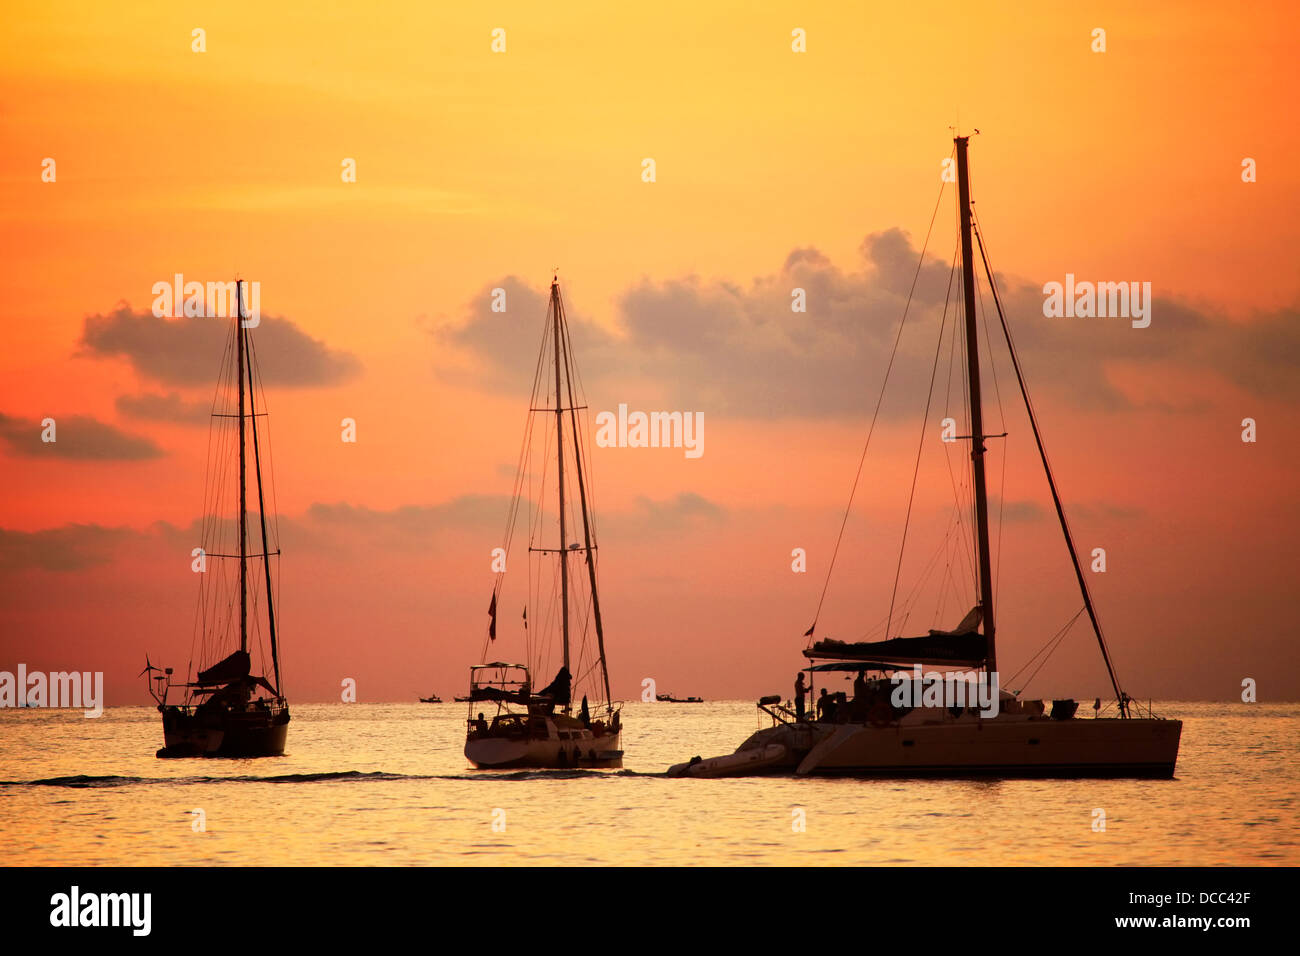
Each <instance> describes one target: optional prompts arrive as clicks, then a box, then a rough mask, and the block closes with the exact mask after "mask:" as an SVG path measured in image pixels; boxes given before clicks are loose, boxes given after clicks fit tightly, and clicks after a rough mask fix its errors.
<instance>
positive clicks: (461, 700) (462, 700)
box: [452, 697, 474, 704]
mask: <svg viewBox="0 0 1300 956" xmlns="http://www.w3.org/2000/svg"><path fill="white" fill-rule="evenodd" d="M473 699H474V698H473V697H453V698H452V700H454V701H455V702H456V703H458V704H468V703H469V702H470V701H471V700H473Z"/></svg>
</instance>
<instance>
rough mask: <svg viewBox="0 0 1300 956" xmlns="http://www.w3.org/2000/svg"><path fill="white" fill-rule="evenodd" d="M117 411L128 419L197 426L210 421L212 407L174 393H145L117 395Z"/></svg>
mask: <svg viewBox="0 0 1300 956" xmlns="http://www.w3.org/2000/svg"><path fill="white" fill-rule="evenodd" d="M117 410H118V412H119V413H120V414H122V415H126V416H128V417H130V418H140V419H145V420H147V421H154V422H174V423H177V424H182V425H199V424H206V423H207V422H208V421H210V416H211V412H212V407H211V406H210V405H209V404H208V403H207V402H192V401H189V400H188V399H185V398H182V397H181V396H180V395H179V394H178V393H176V392H169V393H168V394H166V395H158V394H153V393H149V392H146V393H143V394H140V395H119V396H118V397H117Z"/></svg>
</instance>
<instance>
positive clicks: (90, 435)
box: [0, 414, 162, 461]
mask: <svg viewBox="0 0 1300 956" xmlns="http://www.w3.org/2000/svg"><path fill="white" fill-rule="evenodd" d="M49 417H51V418H53V419H54V438H55V440H54V441H52V442H46V441H44V440H42V437H41V436H42V433H43V431H44V426H43V425H42V424H41V420H39V419H30V420H29V419H21V418H14V417H13V416H10V415H4V414H0V441H3V442H4V443H5V444H7V445H8V446H9V449H10V451H12V452H13V453H14V454H17V455H22V456H23V457H25V458H41V457H50V458H72V459H78V460H83V461H140V460H143V459H148V458H157V457H159V456H160V455H161V454H162V449H160V448H159V447H158V446H157V445H155V444H154V443H153V442H152V441H151V440H149V439H148V438H143V437H141V436H139V435H131V434H128V433H127V432H124V431H122V430H120V429H119V428H117V427H116V426H114V425H109V424H106V423H105V422H101V421H99V420H98V419H95V418H91V417H90V416H88V415H57V416H53V415H52V416H49Z"/></svg>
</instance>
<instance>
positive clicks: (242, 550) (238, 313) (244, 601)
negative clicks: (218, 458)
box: [235, 280, 248, 654]
mask: <svg viewBox="0 0 1300 956" xmlns="http://www.w3.org/2000/svg"><path fill="white" fill-rule="evenodd" d="M243 292H244V283H243V281H242V280H237V281H236V282H235V366H236V368H235V374H236V375H237V376H238V378H239V649H240V650H241V651H243V652H244V653H245V654H247V653H248V489H247V487H246V486H245V482H244V323H243V306H242V305H241V303H242V302H243Z"/></svg>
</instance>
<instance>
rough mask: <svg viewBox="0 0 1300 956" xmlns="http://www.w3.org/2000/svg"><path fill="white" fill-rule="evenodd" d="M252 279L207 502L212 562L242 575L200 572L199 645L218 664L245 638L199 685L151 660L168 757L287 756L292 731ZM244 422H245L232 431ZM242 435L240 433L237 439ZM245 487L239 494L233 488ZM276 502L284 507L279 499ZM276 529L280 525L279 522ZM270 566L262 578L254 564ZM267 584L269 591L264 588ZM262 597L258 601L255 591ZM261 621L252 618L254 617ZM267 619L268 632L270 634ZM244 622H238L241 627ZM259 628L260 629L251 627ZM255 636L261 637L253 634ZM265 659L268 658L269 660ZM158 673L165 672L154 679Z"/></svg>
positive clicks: (228, 358)
mask: <svg viewBox="0 0 1300 956" xmlns="http://www.w3.org/2000/svg"><path fill="white" fill-rule="evenodd" d="M243 286H244V284H243V282H242V281H241V282H236V283H235V304H236V308H235V312H236V314H235V316H234V321H233V322H232V331H231V339H232V340H233V341H231V342H230V343H229V344H228V345H227V346H226V354H225V359H224V362H223V368H224V369H225V370H226V371H227V372H228V374H229V375H230V378H231V380H230V381H229V382H223V383H221V384H219V386H218V388H219V390H220V389H221V387H222V385H224V386H225V392H224V393H222V392H221V391H219V392H218V395H217V397H216V399H215V400H214V403H213V412H212V417H213V418H214V419H215V420H216V422H217V424H214V425H213V428H212V434H211V437H210V442H209V447H210V448H211V449H212V453H213V457H212V458H211V459H210V461H209V463H208V493H207V495H206V500H207V501H208V502H210V503H211V504H212V505H213V511H212V513H210V514H208V515H206V516H205V518H204V522H203V537H202V539H201V544H202V547H203V556H202V560H204V561H206V560H207V559H209V558H212V559H215V560H217V561H218V562H220V561H224V560H227V559H233V560H238V562H239V572H238V575H237V576H236V575H232V574H230V573H228V572H227V571H226V569H225V567H224V566H222V565H220V564H218V565H217V566H216V567H213V568H208V569H207V570H206V571H205V573H203V574H200V575H199V578H200V585H199V587H200V601H199V608H200V610H199V620H198V623H197V626H196V640H197V641H198V654H199V657H200V660H202V659H203V658H206V659H207V660H212V658H213V657H215V656H216V655H217V654H218V653H221V652H222V651H223V650H229V648H230V643H228V642H232V641H233V638H234V636H235V634H234V632H235V631H236V630H237V631H238V638H239V647H238V649H236V650H235V651H234V652H233V653H229V654H227V655H226V656H224V657H222V658H220V659H218V660H217V661H216V662H215V663H212V664H209V666H208V667H206V668H203V669H200V670H199V672H198V674H197V676H196V677H195V679H194V680H193V681H186V682H185V683H179V684H174V683H172V681H171V675H172V669H171V668H170V667H168V668H157V667H154V666H153V665H152V664H151V663H149V659H148V657H146V658H145V669H144V671H142V672H141V674H142V675H143V674H148V675H149V682H150V684H149V693H150V694H151V695H152V696H153V698H154V700H155V701H157V702H158V710H159V711H160V712H161V713H162V718H163V742H164V746H163V748H162V749H161V750H159V751H158V753H157V756H159V757H278V756H280V755H281V754H283V753H284V744H285V739H286V737H287V735H288V732H289V703H288V701H287V700H285V697H284V693H283V691H282V690H281V687H282V685H281V683H280V645H279V640H278V633H277V631H276V620H275V611H276V608H275V600H274V594H273V592H272V587H271V584H272V569H271V558H273V557H277V556H278V555H279V554H280V551H279V549H278V548H272V541H271V535H270V534H269V533H268V530H267V528H268V522H267V515H266V511H267V494H266V491H265V489H264V488H263V482H262V447H261V444H260V443H259V440H258V439H259V429H258V419H259V418H263V417H264V416H265V415H266V412H265V411H263V412H258V411H257V406H256V399H255V396H256V395H257V394H258V393H259V392H260V385H261V381H260V377H259V376H258V374H257V363H256V361H255V357H254V353H253V346H252V337H251V335H250V334H249V329H250V328H251V326H249V325H246V324H245V323H244V321H243V318H244V316H243V302H244V296H243ZM229 419H235V420H236V424H233V425H232V424H230V423H229V421H228V420H229ZM232 433H233V434H232ZM250 452H251V455H252V459H253V462H252V463H253V472H254V476H255V479H256V491H257V501H256V503H255V504H256V507H257V522H258V524H259V525H260V528H261V536H260V543H261V546H262V550H261V551H260V552H257V553H251V554H250V553H249V537H250V534H249V528H248V519H249V514H248V504H249V502H248V490H249V489H248V481H247V478H248V475H247V458H248V457H249V453H250ZM226 453H228V454H229V455H230V457H232V458H235V459H237V461H238V466H237V472H238V474H237V478H234V479H232V477H231V476H230V474H229V471H228V469H229V468H230V463H229V461H228V460H227V458H226ZM230 485H235V487H233V488H232V487H230ZM232 494H233V495H236V496H237V497H236V500H235V501H234V502H231V504H233V505H235V506H236V507H237V510H238V523H237V526H235V525H233V524H232V522H230V520H229V518H228V517H227V516H226V515H223V514H221V513H220V511H221V506H222V505H223V504H225V503H226V502H227V501H229V500H230V496H231V495H232ZM271 504H272V505H273V504H274V502H271ZM272 527H274V525H272ZM232 532H234V533H237V534H238V537H239V542H238V546H237V549H236V550H237V552H238V553H230V546H231V545H233V544H234V542H232V541H230V540H229V536H230V534H231V533H232ZM254 561H260V563H261V566H262V567H261V572H262V573H258V572H257V569H256V566H254V569H253V573H251V574H250V568H249V565H250V563H252V562H254ZM258 578H262V580H263V582H264V584H263V586H262V587H259V584H258ZM250 590H251V591H253V592H254V593H252V594H250V593H249V591H250ZM250 608H251V610H252V611H253V616H254V618H255V619H254V620H253V621H252V622H250V621H249V610H250ZM262 613H264V614H265V622H266V630H265V632H262V631H261V620H262V617H261V615H262ZM236 619H237V620H238V623H237V624H236ZM250 623H251V625H252V626H251V627H250ZM250 630H251V631H252V632H253V633H252V634H251V635H250ZM259 632H260V633H264V634H265V635H266V636H267V637H268V638H269V643H270V651H271V655H270V656H271V673H270V674H264V675H254V674H253V673H252V657H251V656H250V654H249V643H250V636H251V637H252V638H253V639H254V641H256V639H257V636H258V633H259ZM263 659H264V658H263ZM154 671H161V673H160V674H159V675H158V676H154ZM172 688H180V689H182V690H183V691H184V693H185V700H184V703H180V704H174V703H168V701H167V692H168V691H169V690H170V689H172Z"/></svg>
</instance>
